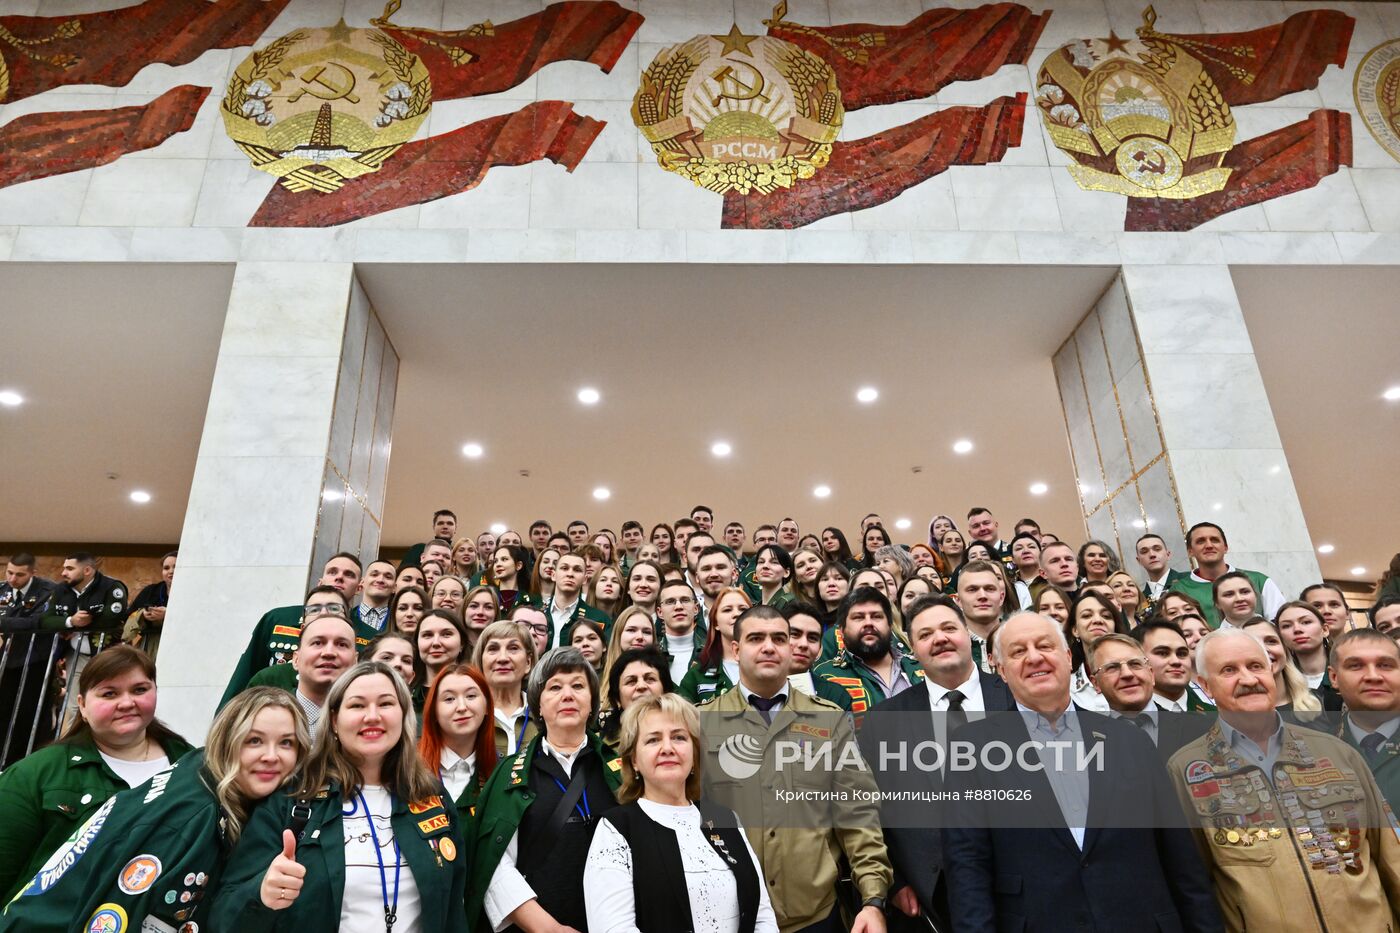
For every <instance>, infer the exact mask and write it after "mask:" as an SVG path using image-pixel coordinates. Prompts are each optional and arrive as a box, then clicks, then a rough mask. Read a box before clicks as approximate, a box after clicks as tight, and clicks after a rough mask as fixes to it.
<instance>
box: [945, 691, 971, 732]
mask: <svg viewBox="0 0 1400 933" xmlns="http://www.w3.org/2000/svg"><path fill="white" fill-rule="evenodd" d="M943 699H945V700H947V701H948V737H949V738H952V737H953V733H954V732H957V731H958V730H959V729H961V728H962V727H963V726H965V725H967V713H966V712H965V711H964V710H963V701H965V700H966V699H967V697H965V696H963V695H962V691H961V690H949V691H948V692H947V693H945V694H943Z"/></svg>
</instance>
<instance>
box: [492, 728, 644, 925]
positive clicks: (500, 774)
mask: <svg viewBox="0 0 1400 933" xmlns="http://www.w3.org/2000/svg"><path fill="white" fill-rule="evenodd" d="M542 741H544V736H542V735H538V736H535V738H533V739H531V740H530V743H529V744H528V745H526V746H525V747H524V748H522V749H521V750H520V751H518V752H516V753H515V754H514V755H511V756H510V757H509V758H506V759H505V760H503V761H501V762H500V763H499V764H497V765H496V770H495V771H494V772H493V773H492V774H491V777H490V779H489V780H488V781H487V782H486V786H485V787H483V788H482V789H481V797H480V800H479V801H478V803H477V806H476V813H477V815H476V819H475V820H474V821H473V823H472V830H473V838H471V839H469V840H467V842H468V844H469V848H470V849H471V857H472V858H471V866H472V867H471V876H470V877H469V878H468V879H467V918H468V923H470V924H471V926H472V928H473V929H476V930H489V929H491V925H490V924H489V923H487V922H486V914H485V912H484V908H483V904H484V903H485V901H486V889H487V888H488V887H490V885H491V876H492V875H494V874H495V873H496V868H497V866H499V865H500V864H501V857H502V856H503V855H505V852H506V849H507V847H509V846H510V841H511V839H512V838H514V836H515V831H516V830H517V829H519V828H520V821H521V820H523V819H524V818H525V811H526V810H528V809H529V808H530V804H532V803H534V801H535V792H534V791H532V790H530V783H529V776H530V767H531V766H532V765H533V764H534V761H535V756H536V755H538V754H539V753H540V743H541V742H542ZM588 744H589V746H590V747H591V748H592V749H593V754H595V755H597V756H598V758H599V760H600V761H602V762H603V776H604V778H606V779H607V782H608V786H609V787H611V788H612V790H613V793H614V794H616V793H617V789H618V788H619V787H620V786H622V768H621V764H620V763H619V762H618V760H617V756H616V755H614V754H613V753H612V752H611V751H610V750H609V749H608V747H607V746H606V745H604V744H603V740H602V738H601V737H599V736H598V735H597V734H596V733H593V732H590V733H588Z"/></svg>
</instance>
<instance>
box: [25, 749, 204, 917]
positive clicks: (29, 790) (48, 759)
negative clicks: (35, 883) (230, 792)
mask: <svg viewBox="0 0 1400 933" xmlns="http://www.w3.org/2000/svg"><path fill="white" fill-rule="evenodd" d="M189 750H190V745H189V743H188V742H186V741H185V740H184V739H180V738H172V739H171V740H169V741H167V742H166V743H165V746H164V751H165V754H166V757H168V758H169V759H171V760H172V761H173V760H175V759H177V758H179V757H180V756H181V755H184V754H185V753H186V752H188V751H189ZM127 789H128V788H127V784H126V782H125V781H123V780H122V779H121V778H119V777H117V774H116V772H115V771H113V770H112V769H111V768H110V767H109V766H108V765H107V762H105V761H103V760H102V755H101V754H100V753H99V752H98V750H97V746H96V745H94V744H92V742H91V741H87V742H58V743H55V744H53V745H49V746H47V747H46V748H41V749H39V750H38V751H37V752H35V753H34V754H32V755H30V756H28V757H27V758H23V759H21V760H20V761H17V762H15V763H14V764H13V765H11V766H10V767H8V768H6V769H5V773H4V774H0V898H3V901H0V903H8V902H9V900H10V898H12V897H14V895H15V894H16V893H18V891H19V889H20V888H21V887H23V886H24V884H25V883H27V882H28V881H29V879H30V878H33V877H34V876H35V875H36V874H37V873H38V871H39V868H40V866H42V865H43V864H44V862H45V861H46V860H47V859H48V857H49V856H50V855H52V854H53V853H54V852H55V851H56V850H57V849H58V848H59V847H60V846H61V845H63V843H64V840H66V839H67V838H68V837H69V836H71V835H73V832H74V831H75V830H76V829H77V828H78V827H80V826H82V825H83V823H85V822H86V821H87V820H88V818H89V817H91V816H92V815H93V813H95V812H96V811H97V809H98V808H99V807H101V806H102V805H103V804H104V803H105V802H106V801H107V798H109V797H111V796H112V795H113V794H116V793H117V792H119V791H124V790H127Z"/></svg>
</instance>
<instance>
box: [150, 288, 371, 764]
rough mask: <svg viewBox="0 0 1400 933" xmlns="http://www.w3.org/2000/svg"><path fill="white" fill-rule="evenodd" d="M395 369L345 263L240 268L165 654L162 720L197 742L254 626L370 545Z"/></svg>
mask: <svg viewBox="0 0 1400 933" xmlns="http://www.w3.org/2000/svg"><path fill="white" fill-rule="evenodd" d="M397 379H398V356H397V355H396V354H395V353H394V350H393V347H392V346H391V345H390V344H389V342H388V339H387V337H386V335H385V333H384V328H383V327H382V326H381V325H380V323H379V320H378V317H377V316H376V315H375V313H374V310H373V309H372V308H371V307H370V304H369V300H368V299H367V298H366V296H365V294H364V292H363V290H362V289H361V288H360V286H359V283H358V282H357V281H356V279H355V274H354V267H353V265H351V264H349V263H315V262H309V263H307V262H298V263H292V262H243V263H239V265H238V269H237V271H236V273H235V275H234V280H233V289H232V292H231V294H230V297H229V304H228V312H227V316H226V318H225V321H224V331H223V338H222V341H221V343H220V345H219V356H218V361H217V364H216V367H215V371H214V381H213V385H212V387H211V389H210V393H209V407H208V411H207V413H206V415H205V421H204V432H203V436H202V437H201V439H200V445H199V456H198V459H197V461H196V464H195V473H194V481H193V484H192V486H191V489H190V499H189V506H188V508H187V511H186V513H185V524H184V530H183V532H182V534H181V538H180V560H179V569H178V570H177V572H176V583H175V586H174V588H173V591H172V593H171V601H170V610H169V617H168V621H167V623H166V631H165V635H164V637H163V639H162V641H161V650H160V661H159V686H160V699H159V714H160V716H161V718H163V719H164V720H165V721H167V722H168V723H170V724H171V725H172V726H173V727H174V728H176V729H177V730H178V731H180V732H182V733H183V734H184V735H185V736H186V738H188V739H189V740H190V741H191V742H194V743H195V744H199V743H200V742H201V741H202V740H203V738H204V734H205V731H206V730H207V728H208V724H209V721H210V719H211V718H212V715H213V712H214V705H215V703H216V702H217V701H218V698H219V696H220V695H221V694H222V693H223V690H224V685H225V684H226V682H227V680H228V676H229V673H230V672H231V671H232V669H233V666H234V664H235V663H236V662H237V660H238V657H239V654H240V653H241V652H242V651H243V648H244V647H245V645H246V644H247V642H248V638H249V635H250V634H251V632H252V630H253V626H254V625H255V623H256V622H257V620H258V618H259V616H261V615H262V613H263V612H265V611H266V610H267V609H270V608H272V607H274V606H284V605H290V604H292V603H297V602H299V601H300V600H301V599H302V598H303V597H304V595H305V593H306V589H307V587H308V585H309V583H310V582H311V581H313V580H314V579H315V578H316V573H317V570H318V568H319V564H320V563H321V562H322V561H324V559H325V557H326V556H328V555H330V554H332V553H334V552H335V551H338V550H349V551H354V552H357V553H359V554H361V555H362V557H363V559H365V560H368V559H369V558H370V557H373V556H374V554H375V553H376V551H377V549H378V546H379V527H380V510H381V508H382V505H383V501H384V486H385V476H386V473H387V469H388V455H389V431H390V428H391V425H392V422H393V412H394V391H395V387H396V385H397Z"/></svg>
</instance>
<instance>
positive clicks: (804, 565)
mask: <svg viewBox="0 0 1400 933" xmlns="http://www.w3.org/2000/svg"><path fill="white" fill-rule="evenodd" d="M824 562H825V561H824V559H823V558H822V552H821V549H820V548H819V547H816V548H811V547H804V548H798V549H797V553H795V554H793V555H792V593H793V596H794V598H795V599H796V600H797V602H801V603H815V602H816V601H817V574H819V573H821V572H822V564H823V563H824Z"/></svg>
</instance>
